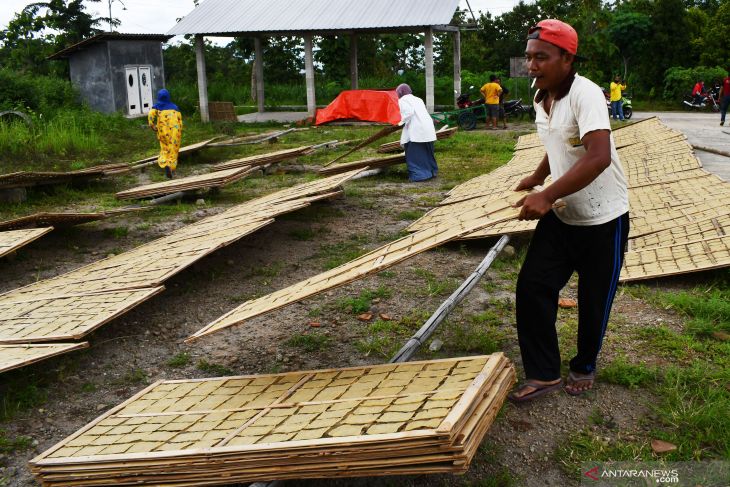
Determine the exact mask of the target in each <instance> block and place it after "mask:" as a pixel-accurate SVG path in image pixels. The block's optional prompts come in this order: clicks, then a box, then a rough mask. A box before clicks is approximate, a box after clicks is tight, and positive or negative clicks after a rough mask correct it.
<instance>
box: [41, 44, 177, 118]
mask: <svg viewBox="0 0 730 487" xmlns="http://www.w3.org/2000/svg"><path fill="white" fill-rule="evenodd" d="M170 37H172V36H168V35H164V34H119V33H115V32H106V33H103V34H98V35H96V36H94V37H90V38H88V39H85V40H83V41H81V42H79V43H77V44H74V45H73V46H70V47H67V48H66V49H64V50H62V51H59V52H57V53H55V54H53V55H52V56H49V58H48V59H68V62H69V68H70V75H71V82H72V83H73V84H74V86H75V87H76V88H77V89H78V90H79V92H80V93H81V96H82V98H83V99H84V101H86V103H88V104H89V106H90V107H91V108H92V109H94V110H98V111H100V112H104V113H114V112H117V111H121V112H123V113H124V114H125V115H126V116H129V117H136V116H142V115H146V114H147V112H149V111H150V108H151V107H152V105H153V104H154V100H155V94H156V93H157V91H158V90H159V89H161V88H163V87H164V85H165V70H164V64H163V61H162V43H163V42H165V41H167V40H168V39H170Z"/></svg>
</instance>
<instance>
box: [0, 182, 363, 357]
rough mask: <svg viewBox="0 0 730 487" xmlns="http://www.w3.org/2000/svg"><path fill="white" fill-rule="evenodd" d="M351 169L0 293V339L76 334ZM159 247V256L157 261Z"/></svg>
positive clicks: (307, 200) (329, 191)
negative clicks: (51, 276) (74, 268)
mask: <svg viewBox="0 0 730 487" xmlns="http://www.w3.org/2000/svg"><path fill="white" fill-rule="evenodd" d="M358 172H359V171H351V172H349V173H346V174H341V175H337V176H332V177H329V178H324V179H319V180H316V181H311V182H308V183H303V184H300V185H297V186H294V187H291V188H287V189H284V190H281V191H277V192H275V193H272V194H269V195H266V196H263V197H261V198H257V199H254V200H251V201H248V202H246V203H243V204H240V205H237V206H234V207H232V208H230V209H228V210H226V211H224V212H222V213H219V214H217V215H213V216H210V217H208V218H205V219H203V220H200V221H198V222H196V223H193V224H190V225H187V226H185V227H182V228H180V229H178V230H176V231H174V232H172V233H171V234H169V235H166V236H164V237H161V238H159V239H157V240H154V241H152V242H148V243H146V244H143V245H141V246H139V247H136V248H134V249H132V250H130V251H127V252H124V253H121V254H118V255H114V256H112V257H108V258H105V259H102V260H99V261H97V262H93V263H91V264H89V265H86V266H83V267H81V268H78V269H76V270H73V271H71V272H68V273H66V274H62V275H59V276H56V277H53V278H50V279H45V280H43V281H38V282H35V283H32V284H29V285H27V286H24V287H21V288H18V289H15V290H12V291H9V292H6V293H4V294H2V295H0V343H6V344H7V343H33V342H49V341H59V340H69V339H79V338H81V337H83V336H85V335H87V334H88V333H90V332H91V331H93V330H95V329H96V328H98V327H100V326H102V325H103V324H105V323H107V322H108V321H110V320H112V319H114V318H116V317H118V316H120V315H122V314H123V313H125V312H127V311H128V310H130V309H132V308H133V307H135V306H137V305H139V304H140V303H142V302H143V301H145V300H147V299H149V298H151V297H152V296H154V295H155V294H157V293H159V292H161V291H162V290H163V287H162V283H163V282H164V281H165V280H167V279H169V278H170V277H171V276H173V275H174V274H176V273H178V272H180V271H182V270H183V269H185V268H186V267H188V266H190V265H192V264H193V263H195V262H196V261H198V260H200V259H201V258H203V257H205V256H206V255H208V254H210V253H211V252H214V251H215V250H217V249H220V248H222V247H224V246H226V245H230V244H231V243H233V242H235V241H237V240H238V239H240V238H242V237H244V236H245V235H248V234H250V233H252V232H255V231H256V230H258V229H260V228H262V227H264V226H266V225H268V224H270V223H271V222H273V221H274V218H275V217H276V216H278V215H281V214H284V213H287V212H291V211H296V210H298V209H301V208H304V207H306V206H308V205H309V204H311V203H312V202H314V201H317V200H320V199H325V198H331V197H333V196H336V195H338V194H341V192H340V191H339V187H340V186H341V185H342V184H343V183H344V182H346V181H347V180H348V179H350V178H352V177H353V176H355V175H356V174H357V173H358ZM38 231H42V230H40V229H36V230H31V231H30V232H38ZM20 232H28V231H27V230H22V231H20ZM5 233H7V232H5ZM160 249H165V259H160V258H159V252H160ZM28 353H29V355H30V352H28Z"/></svg>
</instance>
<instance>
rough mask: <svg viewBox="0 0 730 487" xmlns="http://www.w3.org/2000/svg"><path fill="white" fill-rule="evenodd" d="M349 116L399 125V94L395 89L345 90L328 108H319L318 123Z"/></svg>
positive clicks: (350, 117)
mask: <svg viewBox="0 0 730 487" xmlns="http://www.w3.org/2000/svg"><path fill="white" fill-rule="evenodd" d="M348 118H349V119H355V120H365V121H368V122H383V123H389V124H391V125H398V123H399V122H400V109H399V108H398V95H396V93H395V90H345V91H343V92H341V93H340V94H339V95H337V98H335V99H334V100H333V101H332V103H330V104H329V105H327V107H326V108H323V109H322V110H317V125H320V124H323V123H327V122H331V121H333V120H342V119H348Z"/></svg>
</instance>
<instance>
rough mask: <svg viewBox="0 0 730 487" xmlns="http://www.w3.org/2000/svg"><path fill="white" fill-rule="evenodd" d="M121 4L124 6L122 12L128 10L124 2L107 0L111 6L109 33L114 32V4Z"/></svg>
mask: <svg viewBox="0 0 730 487" xmlns="http://www.w3.org/2000/svg"><path fill="white" fill-rule="evenodd" d="M114 2H119V3H121V4H122V7H123V8H122V10H127V6H126V5H124V2H123V1H122V0H107V3H108V4H109V32H114V19H113V17H112V3H114Z"/></svg>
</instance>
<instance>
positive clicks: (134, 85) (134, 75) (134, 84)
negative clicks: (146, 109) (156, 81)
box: [125, 67, 142, 115]
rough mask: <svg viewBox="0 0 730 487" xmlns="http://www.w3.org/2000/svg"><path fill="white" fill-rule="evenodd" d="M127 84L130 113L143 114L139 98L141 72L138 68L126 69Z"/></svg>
mask: <svg viewBox="0 0 730 487" xmlns="http://www.w3.org/2000/svg"><path fill="white" fill-rule="evenodd" d="M125 73H126V76H125V84H126V85H127V113H128V114H129V115H141V114H142V108H141V107H140V99H139V73H138V72H137V68H136V67H134V68H126V69H125Z"/></svg>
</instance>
